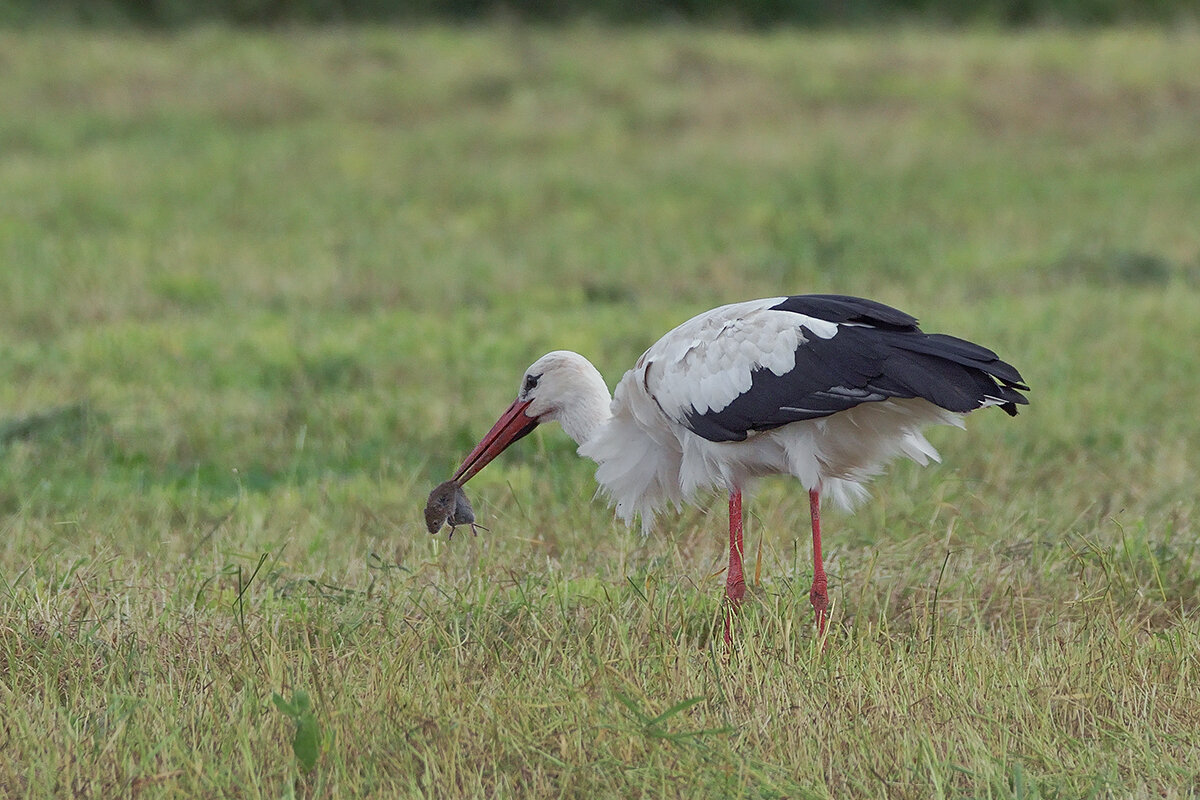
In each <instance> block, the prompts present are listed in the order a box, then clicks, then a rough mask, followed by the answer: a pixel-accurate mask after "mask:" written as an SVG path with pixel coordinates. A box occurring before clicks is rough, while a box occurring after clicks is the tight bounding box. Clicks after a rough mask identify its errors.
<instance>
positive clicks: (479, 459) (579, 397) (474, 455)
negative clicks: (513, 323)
mask: <svg viewBox="0 0 1200 800" xmlns="http://www.w3.org/2000/svg"><path fill="white" fill-rule="evenodd" d="M610 402H611V398H610V397H609V394H608V387H607V386H606V385H605V383H604V378H603V377H601V375H600V373H599V372H598V371H597V370H596V368H595V367H593V366H592V363H591V362H590V361H588V360H587V359H586V358H584V357H583V356H581V355H579V354H578V353H572V352H571V351H569V350H555V351H554V352H552V353H547V354H546V355H544V356H542V357H541V358H539V359H538V360H537V361H535V362H533V363H532V364H530V365H529V369H527V370H525V375H524V376H522V378H521V387H520V389H519V391H518V392H517V399H516V400H514V401H513V403H512V405H510V406H509V407H508V408H507V409H505V411H504V413H503V414H501V415H500V419H498V420H496V424H495V425H493V426H492V429H491V430H490V431H488V432H487V434H486V435H485V436H484V437H483V439H482V440H480V442H479V444H477V445H476V446H475V449H474V450H472V451H471V452H470V454H469V455H468V456H467V457H466V458H465V459H463V462H462V465H461V466H460V467H459V468H458V471H457V472H455V473H454V480H456V481H458V482H459V483H460V484H462V483H466V482H467V481H468V480H470V479H471V477H472V476H474V475H475V473H477V472H479V470H481V469H483V468H484V467H485V466H487V464H488V462H490V461H491V460H492V459H493V458H495V457H496V456H498V455H500V453H502V452H504V450H505V449H506V448H508V446H509V445H511V444H512V443H513V442H515V441H517V440H518V439H520V438H521V437H523V436H525V435H526V434H528V433H529V432H530V431H532V430H533V429H534V428H536V427H537V426H538V425H539V424H541V423H543V422H558V423H559V424H561V425H562V426H563V430H564V431H566V433H567V435H568V436H570V437H571V438H572V439H574V440H575V442H576V444H583V443H584V442H585V441H587V440H588V438H589V437H590V436H591V435H592V433H593V432H594V431H595V429H596V427H597V426H598V425H599V424H600V423H601V422H603V421H604V420H606V419H607V418H608V416H609V410H608V407H609V403H610Z"/></svg>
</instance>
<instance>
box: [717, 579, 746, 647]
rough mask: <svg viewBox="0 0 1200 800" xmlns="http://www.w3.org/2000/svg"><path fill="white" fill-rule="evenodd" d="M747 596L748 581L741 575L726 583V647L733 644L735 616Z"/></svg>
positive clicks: (724, 610)
mask: <svg viewBox="0 0 1200 800" xmlns="http://www.w3.org/2000/svg"><path fill="white" fill-rule="evenodd" d="M745 597H746V581H745V580H743V579H742V578H741V576H739V577H738V578H737V579H736V580H734V581H731V582H730V583H727V584H725V603H724V605H725V608H724V609H723V614H724V617H725V647H726V648H727V649H728V648H729V647H732V646H733V617H734V615H735V614H737V611H738V609H739V608H741V607H742V600H743V599H744V598H745Z"/></svg>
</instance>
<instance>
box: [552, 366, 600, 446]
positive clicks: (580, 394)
mask: <svg viewBox="0 0 1200 800" xmlns="http://www.w3.org/2000/svg"><path fill="white" fill-rule="evenodd" d="M576 388H577V393H576V394H575V396H574V397H572V398H571V402H569V403H567V404H564V406H563V407H562V408H561V409H560V410H559V411H558V413H557V414H556V415H555V418H556V419H557V420H558V422H559V424H560V425H562V429H563V430H564V431H566V434H567V436H570V437H571V438H572V439H574V440H575V444H577V445H582V444H584V443H585V442H587V441H588V440H589V439H591V438H592V437H593V436H595V435H596V433H597V432H598V431H599V430H600V428H601V427H602V426H603V425H604V423H606V422H608V420H609V419H610V418H611V417H612V411H611V406H612V396H611V395H609V393H608V387H607V386H606V385H605V384H604V379H603V378H601V377H600V374H599V373H596V376H595V380H594V381H591V380H589V381H588V382H587V384H586V388H584V387H576Z"/></svg>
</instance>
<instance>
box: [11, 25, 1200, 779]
mask: <svg viewBox="0 0 1200 800" xmlns="http://www.w3.org/2000/svg"><path fill="white" fill-rule="evenodd" d="M0 70H2V71H3V72H4V74H5V79H4V80H3V81H0V108H3V109H5V111H4V113H3V114H2V115H0V208H2V209H3V213H2V214H0V515H2V516H0V794H6V795H12V796H25V797H51V796H70V795H75V796H89V797H110V796H126V795H130V794H134V795H137V796H140V797H197V796H205V797H214V796H238V797H272V798H273V797H280V796H289V795H292V794H294V795H296V796H304V797H335V796H336V797H358V796H377V797H393V796H414V797H415V796H429V797H495V796H502V797H517V796H520V797H574V796H586V795H592V796H597V797H609V796H611V797H642V796H666V797H675V796H689V797H715V796H731V797H738V796H745V797H763V798H782V797H792V798H821V797H855V796H863V797H867V796H874V797H889V798H928V797H961V798H968V797H970V798H984V797H988V798H1018V797H1020V798H1033V797H1062V798H1078V797H1134V798H1137V797H1165V798H1183V797H1194V796H1196V795H1197V794H1200V783H1198V782H1197V778H1196V770H1197V767H1196V765H1197V764H1198V763H1200V656H1198V655H1197V654H1198V653H1200V552H1198V548H1200V535H1198V534H1200V529H1198V527H1200V526H1198V523H1197V506H1196V486H1197V485H1200V467H1198V465H1197V462H1196V454H1197V453H1198V452H1200V425H1197V415H1196V411H1195V408H1196V397H1197V396H1198V395H1200V377H1197V376H1200V347H1198V346H1197V344H1196V343H1197V342H1200V226H1197V224H1196V221H1197V220H1200V137H1197V136H1196V131H1197V130H1200V38H1198V37H1197V33H1196V32H1195V31H1194V30H1184V31H1175V32H1165V31H1163V32H1160V31H1155V30H1148V29H1146V30H1112V31H1103V32H1093V33H1087V34H1076V33H1067V32H1060V31H1051V30H1046V31H1035V32H1029V33H1023V34H1020V35H1002V34H999V33H988V32H977V33H965V34H950V33H936V32H927V31H919V30H894V31H879V32H875V33H828V34H820V35H810V34H803V33H778V34H773V35H764V36H750V35H742V34H736V33H721V32H704V31H697V30H687V29H662V30H615V31H614V30H603V29H593V28H588V27H579V28H569V29H565V30H539V29H526V28H519V27H496V28H494V29H487V30H454V29H447V28H437V27H431V28H423V29H412V30H391V29H370V28H362V29H357V28H347V29H341V30H332V31H326V32H314V31H303V30H294V31H289V32H282V33H276V34H263V35H256V34H244V33H237V34H235V33H230V32H226V31H223V30H219V29H199V30H195V31H191V32H186V33H179V34H173V35H141V34H134V33H116V32H108V33H98V32H93V33H76V32H70V31H45V32H35V33H20V34H18V33H0ZM808 291H812V292H845V293H852V294H862V295H867V296H871V297H875V298H877V299H880V300H883V301H885V302H889V303H892V304H895V305H898V306H900V307H901V308H904V309H906V310H908V311H911V312H913V313H915V314H917V315H919V316H920V317H921V318H922V321H923V324H924V325H925V327H926V328H927V329H929V330H942V331H947V332H953V333H956V334H958V335H960V336H965V337H967V338H971V339H974V340H977V341H981V342H983V343H985V344H987V345H989V346H991V347H994V348H995V349H997V350H998V351H999V352H1000V353H1001V354H1002V355H1003V356H1004V357H1006V358H1007V359H1009V360H1011V361H1012V362H1013V363H1015V364H1016V365H1017V366H1018V367H1019V368H1020V369H1021V370H1022V371H1023V372H1024V374H1025V376H1026V378H1027V379H1028V381H1029V383H1030V384H1031V385H1032V387H1033V392H1032V393H1031V401H1032V405H1031V406H1030V407H1029V408H1028V409H1026V410H1024V411H1023V412H1022V414H1021V415H1020V416H1019V417H1018V418H1016V419H1015V420H1010V419H1008V418H1006V417H1005V416H1004V415H1003V414H999V413H981V414H978V415H975V417H973V418H972V419H971V421H970V424H969V429H968V431H967V432H965V433H963V432H956V431H950V430H945V431H937V432H935V434H934V437H933V438H934V441H935V442H936V444H937V445H938V446H939V448H940V449H941V450H942V453H943V456H944V458H945V462H944V464H942V465H938V466H934V467H930V468H927V469H923V470H922V469H919V468H917V467H915V466H913V465H911V464H898V465H896V466H895V467H894V468H893V469H892V470H890V471H889V473H888V475H887V476H886V477H884V478H882V479H880V480H879V481H877V483H876V484H875V486H874V489H873V499H872V501H871V502H870V503H869V504H867V505H866V506H864V507H863V508H862V509H861V510H860V511H859V512H858V513H857V514H855V515H853V516H849V515H841V514H830V515H828V518H827V521H826V558H827V566H828V568H829V572H830V594H831V597H832V598H833V602H834V618H833V619H834V624H833V627H832V633H831V637H830V641H829V643H828V647H827V649H826V650H825V651H824V652H823V653H822V652H820V651H819V650H818V649H817V647H816V645H815V643H814V638H813V630H812V625H811V610H810V609H809V607H808V603H807V590H808V581H809V580H810V578H811V567H810V561H809V558H810V554H809V544H808V532H807V514H806V511H807V509H806V502H805V501H806V497H805V494H804V492H803V491H801V490H800V489H799V487H798V486H796V485H795V484H794V483H792V482H786V481H782V480H778V481H766V482H764V483H763V484H762V486H761V487H760V488H759V491H758V492H757V493H756V495H755V496H754V497H753V498H752V499H751V500H750V501H749V502H748V511H749V514H750V519H749V523H748V526H749V529H748V540H747V544H748V547H749V548H750V550H751V551H752V556H751V562H752V563H755V562H760V564H761V578H760V579H759V580H757V581H755V582H753V585H752V587H751V602H750V603H749V604H748V605H747V607H746V608H745V610H744V613H742V614H741V616H740V619H739V629H740V630H739V633H740V636H739V641H738V643H737V646H736V647H735V649H734V651H733V652H732V653H730V654H728V655H727V654H726V653H725V652H723V648H722V647H721V646H720V642H719V638H720V637H719V635H718V636H717V637H716V640H714V638H713V631H714V625H716V624H718V622H719V614H720V608H719V604H718V601H719V598H720V594H721V586H722V583H723V577H722V575H721V569H722V568H723V566H724V552H723V550H724V546H723V539H724V537H723V525H724V522H723V514H724V502H723V499H722V498H719V497H708V498H701V501H700V505H699V506H698V507H697V508H693V509H688V510H685V511H684V512H682V513H680V514H678V515H676V516H670V515H669V516H668V517H666V518H665V519H663V520H662V522H661V523H660V525H659V529H658V531H657V532H656V533H655V534H654V535H653V536H651V537H650V538H649V539H646V540H643V539H642V538H641V537H640V536H639V535H638V534H637V533H636V532H629V531H626V530H625V529H624V528H623V527H622V526H620V525H619V524H617V523H615V522H614V521H613V519H612V515H611V513H610V512H609V511H608V510H607V509H606V508H604V507H603V506H602V504H600V503H598V502H589V500H590V498H591V496H592V493H593V491H594V482H593V479H592V476H591V467H590V465H589V464H587V463H584V462H581V461H580V460H578V459H577V458H576V457H575V455H574V453H573V447H572V445H571V443H570V442H569V441H568V440H567V439H566V437H565V436H563V435H562V434H561V432H559V431H557V430H546V431H541V432H538V433H536V434H535V435H534V436H532V437H530V438H529V439H528V440H527V441H525V442H523V443H522V444H521V445H520V446H519V447H517V448H514V450H513V451H512V452H511V453H509V454H506V455H505V456H504V457H503V458H502V459H501V460H499V461H498V462H497V463H496V464H494V465H493V466H491V467H489V468H488V469H487V470H485V471H484V472H483V473H481V474H480V475H479V477H478V478H476V479H475V480H473V481H472V483H471V484H470V487H469V489H470V494H471V497H472V499H473V501H474V502H475V507H476V511H477V513H478V514H479V517H480V521H481V522H482V523H483V524H484V525H487V526H488V527H489V528H490V532H489V533H484V534H481V535H480V536H479V537H478V538H472V537H470V536H466V535H462V536H458V537H455V539H454V540H453V542H450V543H447V542H446V541H445V538H444V536H439V537H430V536H429V535H428V534H427V533H426V532H425V530H424V527H423V521H422V519H421V514H420V509H421V507H422V505H423V504H424V500H425V495H426V493H427V492H428V491H429V489H430V488H432V487H433V485H435V484H436V483H438V482H440V481H441V480H443V479H444V478H445V477H446V476H447V474H448V473H449V472H450V471H451V470H452V469H453V466H454V465H455V464H456V463H457V461H458V459H459V458H461V456H462V455H463V454H465V452H466V451H467V449H468V448H469V447H470V446H471V445H472V444H473V443H474V441H475V440H476V439H477V437H478V436H480V435H481V434H482V433H483V432H484V431H485V430H486V428H487V426H488V425H490V423H491V422H492V420H493V419H494V415H495V414H496V413H498V412H499V411H500V410H501V409H502V408H503V407H504V405H505V404H506V403H507V402H509V401H510V400H511V398H512V396H513V394H514V393H515V391H516V388H517V382H518V380H519V377H520V374H521V372H522V370H523V369H524V367H525V366H526V365H527V364H528V363H529V362H531V361H532V360H533V359H534V358H536V357H537V356H539V355H541V354H542V353H543V352H545V351H547V350H549V349H553V348H559V347H566V348H571V349H577V350H579V351H581V352H583V353H585V354H587V355H589V356H590V357H592V358H593V359H594V360H595V362H596V363H597V365H598V366H599V367H600V369H601V371H602V372H604V373H605V375H606V376H608V377H609V380H610V383H615V381H616V380H617V378H618V377H619V376H620V373H621V370H622V369H624V368H625V367H627V366H629V365H631V364H632V363H633V361H634V360H635V359H636V357H637V355H638V354H639V353H640V352H641V351H642V350H643V349H644V348H645V347H647V346H648V345H649V344H650V343H652V342H653V341H654V340H655V339H656V338H657V336H658V335H660V334H661V333H662V332H663V331H665V330H667V329H668V328H669V327H670V326H671V325H673V324H675V323H678V322H680V321H682V320H684V319H686V318H687V317H688V316H690V315H691V314H692V313H695V312H697V311H700V310H703V309H705V308H708V307H710V306H713V305H716V304H718V303H722V302H731V301H734V300H738V299H745V298H751V297H758V296H769V295H775V294H780V293H796V292H808ZM305 695H306V696H307V697H308V698H310V701H311V705H310V706H305V705H304V704H303V702H302V701H301V699H300V698H302V697H304V696H305ZM314 738H315V739H316V741H317V744H318V746H319V750H318V752H317V753H316V756H315V763H313V766H312V768H311V770H310V769H308V768H307V766H308V764H309V763H312V761H313V752H312V745H313V740H314ZM293 745H296V747H297V749H296V750H295V751H293Z"/></svg>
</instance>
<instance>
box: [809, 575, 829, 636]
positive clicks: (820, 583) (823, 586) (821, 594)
mask: <svg viewBox="0 0 1200 800" xmlns="http://www.w3.org/2000/svg"><path fill="white" fill-rule="evenodd" d="M808 602H810V603H812V607H813V611H815V612H817V635H819V636H824V635H825V620H826V618H827V617H828V614H827V612H828V610H829V583H828V581H826V580H825V576H824V575H818V576H817V577H815V578H813V585H812V588H811V589H809V590H808Z"/></svg>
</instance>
